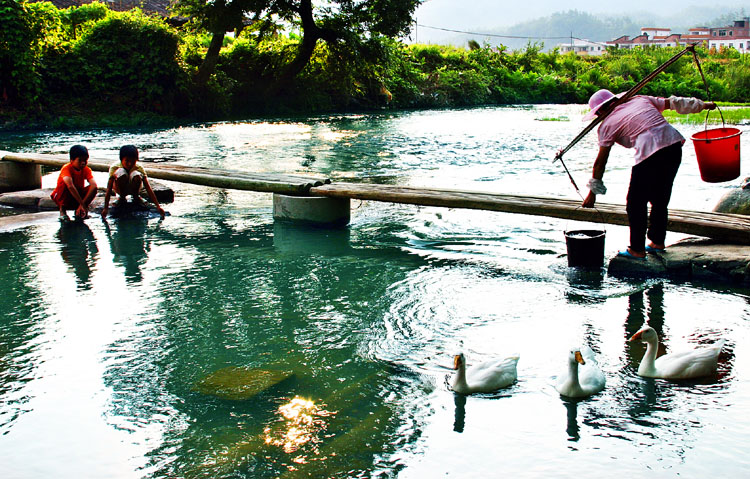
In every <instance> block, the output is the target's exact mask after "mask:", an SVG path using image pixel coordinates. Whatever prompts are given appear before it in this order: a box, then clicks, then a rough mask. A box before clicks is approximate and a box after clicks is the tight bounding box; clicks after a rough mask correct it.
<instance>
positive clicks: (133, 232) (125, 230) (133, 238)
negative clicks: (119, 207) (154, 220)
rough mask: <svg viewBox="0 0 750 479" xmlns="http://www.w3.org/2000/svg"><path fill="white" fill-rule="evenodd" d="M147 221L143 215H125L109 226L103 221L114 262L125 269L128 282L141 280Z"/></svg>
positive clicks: (144, 256)
mask: <svg viewBox="0 0 750 479" xmlns="http://www.w3.org/2000/svg"><path fill="white" fill-rule="evenodd" d="M147 225H148V221H147V219H146V218H143V217H136V216H133V217H127V218H120V219H118V220H116V223H115V226H114V227H111V226H110V225H109V223H107V222H105V223H104V227H105V230H106V232H107V237H108V238H109V245H110V248H111V249H112V255H113V256H114V262H115V263H117V264H120V265H122V266H123V267H124V269H125V280H126V281H127V282H128V283H140V282H141V280H142V275H141V265H143V263H144V262H145V261H146V259H147V254H148V252H147V251H146V249H147V247H146V226H147Z"/></svg>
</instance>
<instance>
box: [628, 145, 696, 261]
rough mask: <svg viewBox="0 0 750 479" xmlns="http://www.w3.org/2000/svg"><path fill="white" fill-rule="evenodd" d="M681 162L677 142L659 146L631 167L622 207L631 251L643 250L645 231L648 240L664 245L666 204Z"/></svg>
mask: <svg viewBox="0 0 750 479" xmlns="http://www.w3.org/2000/svg"><path fill="white" fill-rule="evenodd" d="M681 161H682V143H680V142H678V143H675V144H673V145H670V146H667V147H665V148H662V149H661V150H659V151H657V152H656V153H654V154H653V155H651V156H649V157H648V158H646V159H645V160H643V161H642V162H640V163H638V164H637V165H635V166H634V167H633V170H632V173H631V174H630V187H629V188H628V199H627V206H626V209H627V212H628V222H629V223H630V249H631V250H633V251H636V252H643V251H645V250H646V235H647V231H648V238H649V239H650V240H651V241H652V242H654V243H655V244H659V245H662V244H664V239H665V238H666V236H667V215H668V210H667V207H668V206H669V199H670V198H671V196H672V184H673V183H674V178H675V176H676V175H677V170H678V169H679V168H680V162H681ZM649 203H651V214H650V215H648V204H649Z"/></svg>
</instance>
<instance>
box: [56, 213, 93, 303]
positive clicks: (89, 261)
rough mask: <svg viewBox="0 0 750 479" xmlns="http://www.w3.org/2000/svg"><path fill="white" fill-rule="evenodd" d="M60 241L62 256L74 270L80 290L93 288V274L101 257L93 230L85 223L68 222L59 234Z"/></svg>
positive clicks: (62, 226) (63, 225)
mask: <svg viewBox="0 0 750 479" xmlns="http://www.w3.org/2000/svg"><path fill="white" fill-rule="evenodd" d="M57 238H58V240H59V241H60V255H61V256H62V259H63V261H65V263H66V264H67V265H68V266H69V267H70V269H72V270H73V273H74V274H75V276H76V279H77V282H78V288H79V289H82V290H88V289H90V288H91V272H92V270H93V269H94V267H95V265H96V261H97V259H98V256H99V248H98V247H97V245H96V238H94V234H93V233H92V232H91V228H89V226H88V225H87V224H86V223H85V222H83V221H66V222H63V223H62V224H61V225H60V230H59V231H58V232H57Z"/></svg>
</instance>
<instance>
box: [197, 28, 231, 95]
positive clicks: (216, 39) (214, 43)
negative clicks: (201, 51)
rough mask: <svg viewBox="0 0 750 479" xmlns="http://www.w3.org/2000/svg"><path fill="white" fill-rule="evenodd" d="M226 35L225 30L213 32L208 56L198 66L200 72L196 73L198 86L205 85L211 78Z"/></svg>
mask: <svg viewBox="0 0 750 479" xmlns="http://www.w3.org/2000/svg"><path fill="white" fill-rule="evenodd" d="M224 35H225V32H224V31H221V32H214V33H213V36H212V37H211V43H210V44H209V45H208V51H207V52H206V56H205V57H204V58H203V63H201V66H199V67H198V73H196V75H195V83H196V84H198V86H203V85H205V84H206V83H207V82H208V79H209V78H211V75H212V74H213V72H214V69H215V68H216V63H217V62H218V61H219V52H220V51H221V47H222V45H224Z"/></svg>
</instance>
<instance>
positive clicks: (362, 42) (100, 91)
mask: <svg viewBox="0 0 750 479" xmlns="http://www.w3.org/2000/svg"><path fill="white" fill-rule="evenodd" d="M182 1H183V5H182V7H181V8H188V7H189V6H190V5H189V4H188V3H186V2H187V1H188V0H182ZM191 1H192V0H191ZM214 2H215V3H213V4H212V5H209V4H208V3H207V2H205V1H197V0H195V2H194V4H192V7H191V8H195V10H192V11H193V14H194V15H195V16H194V17H193V20H192V22H191V24H190V25H189V26H186V27H183V28H180V29H175V28H173V27H172V26H170V25H169V24H168V23H167V22H166V21H165V20H164V19H161V18H158V17H153V16H149V15H146V14H144V13H143V12H141V11H140V10H133V11H131V12H113V11H110V10H109V9H108V8H106V6H104V5H103V4H100V3H92V4H87V5H83V6H74V7H70V8H67V9H62V10H59V9H57V8H56V7H54V6H53V5H52V4H50V3H47V2H42V3H33V4H29V3H26V2H24V1H18V0H0V6H1V8H0V20H2V21H1V22H0V29H1V30H0V31H1V32H2V36H1V37H0V66H1V67H2V69H1V70H0V92H1V94H2V96H0V106H2V109H0V110H1V111H2V113H1V114H0V116H2V117H3V120H0V121H7V120H5V118H7V116H6V115H7V112H8V111H17V112H19V114H18V117H19V118H24V119H28V118H29V117H31V116H35V115H38V116H39V117H46V118H50V117H52V118H54V119H55V121H57V118H59V117H65V116H66V115H78V116H81V117H86V116H95V117H96V116H98V115H101V114H103V113H112V114H116V115H120V116H121V117H124V118H127V117H137V116H138V115H140V114H147V113H151V114H153V113H156V114H168V115H179V116H187V115H192V116H193V117H198V118H201V119H207V118H226V117H228V116H244V115H249V114H257V113H285V114H286V113H311V112H320V111H332V110H339V111H340V110H363V109H364V110H372V109H385V108H435V107H453V106H472V105H485V104H518V103H569V102H575V103H585V102H586V100H587V99H588V97H589V96H590V95H591V94H592V93H593V92H595V91H596V90H598V89H600V88H609V89H610V90H612V91H624V90H627V89H628V88H630V87H632V86H633V85H635V84H636V83H637V82H638V81H639V80H640V79H641V78H643V77H644V76H646V75H647V74H648V73H649V72H650V71H652V70H653V69H654V68H656V67H657V66H658V65H660V64H661V63H663V62H664V61H665V60H667V59H668V58H670V57H671V56H672V55H674V54H675V53H676V52H677V51H678V50H679V49H676V48H671V49H670V48H665V49H659V48H638V49H634V50H628V51H626V50H615V49H612V50H609V51H607V52H606V54H604V55H602V56H601V57H579V56H576V55H574V54H572V53H568V54H560V52H559V51H557V50H554V49H553V50H552V51H548V52H545V51H544V50H543V48H542V46H541V45H540V44H534V43H528V44H527V45H526V46H525V47H524V48H521V49H518V50H511V49H509V48H507V47H505V46H499V47H494V46H490V45H488V44H484V45H479V44H477V43H475V44H473V45H472V46H471V48H457V47H446V46H439V45H406V44H404V43H402V42H401V41H399V40H398V39H397V38H396V37H392V36H390V35H397V34H399V33H403V32H405V31H407V30H408V28H409V18H410V14H411V13H410V12H412V11H413V6H414V5H416V4H417V3H418V2H417V1H416V0H414V1H407V2H400V3H399V2H396V0H341V1H333V0H331V1H329V2H327V3H324V4H320V6H317V7H314V6H313V4H312V2H309V1H307V0H273V1H271V0H252V1H251V0H234V2H239V3H234V2H230V0H214ZM222 2H223V3H222ZM228 2H230V3H232V5H236V8H237V10H232V11H230V10H229V9H227V8H224V9H223V10H222V9H220V8H219V7H221V6H222V5H223V6H224V7H227V6H228ZM305 5H307V6H309V7H310V9H309V10H307V11H306V12H307V13H304V12H305V8H304V7H305ZM316 5H317V3H316ZM240 7H241V8H240ZM210 9H215V10H213V11H212V12H211V11H209V10H210ZM252 10H254V11H253V12H252V13H248V12H251V11H252ZM181 11H183V12H185V13H187V12H188V10H181ZM219 13H224V14H226V16H225V17H221V16H220V15H219ZM217 25H219V26H217ZM220 25H223V26H220ZM227 29H230V30H231V29H234V30H235V35H232V36H225V35H224V33H225V31H227ZM217 32H220V35H219V34H218V33H217ZM217 36H220V37H221V42H216V41H215V40H216V38H217ZM306 49H307V50H306ZM209 51H213V52H214V53H212V55H215V58H214V59H213V60H212V61H213V62H214V63H213V66H212V67H211V68H210V69H208V70H205V69H203V70H202V68H205V64H206V60H207V57H208V56H209V55H208V54H207V52H209ZM698 55H699V57H700V60H701V63H702V66H703V71H704V72H705V75H706V80H707V82H708V85H709V90H708V93H707V92H706V88H705V86H704V83H703V80H702V78H701V76H700V74H699V73H698V70H697V69H696V67H695V64H694V63H693V61H692V59H691V58H690V56H689V55H686V56H684V57H683V58H682V59H680V61H678V62H676V63H675V64H673V65H672V66H670V67H669V68H668V69H667V70H666V71H665V72H663V73H661V74H660V75H659V76H657V77H656V78H655V79H654V80H653V81H652V82H650V83H649V84H648V85H647V86H646V87H645V88H644V90H643V93H645V94H652V95H661V96H668V95H672V94H675V95H682V96H698V97H700V98H707V97H710V99H712V100H718V101H722V100H724V101H736V102H744V101H749V100H750V74H749V73H748V72H749V71H750V69H748V68H747V62H748V60H749V59H750V56H749V55H747V54H745V55H741V54H739V53H738V52H737V51H735V50H732V49H721V50H719V51H713V50H712V51H707V50H705V49H700V48H699V49H698ZM201 71H202V72H203V73H204V74H205V73H206V72H208V71H210V74H209V75H207V76H206V77H205V80H203V81H202V80H200V78H199V76H200V75H199V73H201ZM6 107H7V108H6ZM30 113H31V115H30Z"/></svg>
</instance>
